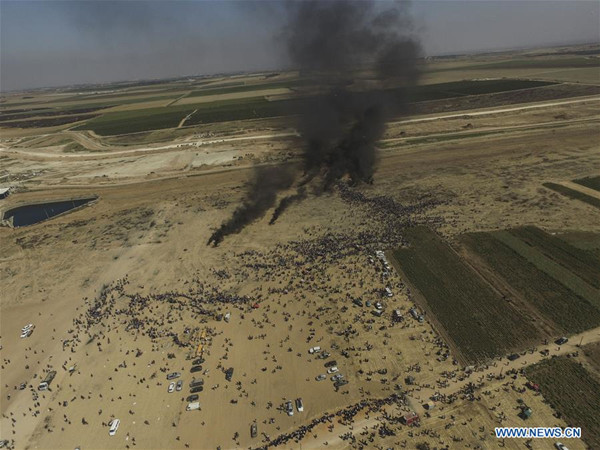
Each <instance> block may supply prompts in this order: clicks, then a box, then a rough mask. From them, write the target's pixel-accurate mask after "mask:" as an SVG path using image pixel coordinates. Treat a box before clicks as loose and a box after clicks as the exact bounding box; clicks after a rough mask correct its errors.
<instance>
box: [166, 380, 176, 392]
mask: <svg viewBox="0 0 600 450" xmlns="http://www.w3.org/2000/svg"><path fill="white" fill-rule="evenodd" d="M167 390H168V392H169V394H170V393H171V392H174V391H175V382H174V381H171V382H170V383H169V388H168V389H167Z"/></svg>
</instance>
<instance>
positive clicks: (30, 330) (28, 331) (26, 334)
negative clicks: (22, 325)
mask: <svg viewBox="0 0 600 450" xmlns="http://www.w3.org/2000/svg"><path fill="white" fill-rule="evenodd" d="M31 333H33V328H28V329H26V330H25V331H21V339H23V338H28V337H29V336H31Z"/></svg>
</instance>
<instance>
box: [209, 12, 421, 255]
mask: <svg viewBox="0 0 600 450" xmlns="http://www.w3.org/2000/svg"><path fill="white" fill-rule="evenodd" d="M287 14H288V20H287V24H286V27H285V31H284V32H283V36H284V38H285V42H286V44H287V45H286V47H287V53H288V55H289V58H290V60H291V63H292V65H293V67H294V68H296V69H298V70H299V71H300V74H301V76H305V77H309V78H311V79H314V80H315V86H314V87H313V88H314V89H315V90H316V91H317V92H318V94H314V93H313V94H312V95H310V96H307V97H306V98H305V99H304V100H305V101H303V102H302V106H301V107H300V110H299V111H298V109H297V106H296V107H294V109H293V110H290V111H288V112H289V114H290V115H293V116H294V117H297V120H298V122H297V123H296V127H297V129H298V131H299V132H300V135H301V136H302V139H303V148H302V159H303V170H304V175H303V176H302V178H301V179H300V180H297V181H296V184H297V188H296V189H297V192H296V194H293V195H288V196H286V197H284V198H283V199H281V200H280V202H279V204H278V206H277V208H276V209H275V211H274V213H273V216H272V218H271V221H270V224H273V223H274V222H275V221H276V220H277V218H278V217H279V216H280V215H281V213H282V212H283V211H284V210H285V209H286V208H287V207H289V205H290V204H292V203H294V202H297V201H301V200H303V199H304V198H305V197H306V185H308V184H309V183H310V184H311V185H312V187H313V192H314V193H316V194H319V193H322V192H324V191H328V190H330V189H331V187H332V186H333V185H334V184H335V183H336V182H337V181H339V180H341V179H343V178H345V177H348V178H349V181H350V183H351V184H358V183H371V182H372V181H373V175H374V172H375V167H376V163H377V152H376V147H375V143H376V142H377V141H378V140H379V139H380V138H381V136H382V134H383V132H384V130H385V123H386V121H387V120H388V119H389V118H390V117H391V116H394V115H397V114H399V113H401V112H402V111H403V110H404V108H405V106H406V104H407V101H406V89H405V88H406V87H409V86H411V85H414V84H415V83H416V80H417V77H418V68H417V59H418V57H419V54H420V47H419V45H418V43H417V41H415V40H414V39H413V38H412V37H411V31H412V30H411V20H410V16H409V14H408V12H407V10H406V3H393V4H392V7H391V8H389V9H386V10H381V8H380V4H376V3H374V2H369V1H299V2H291V3H290V4H288V8H287ZM279 170H281V171H282V173H285V174H286V175H282V176H279V177H277V171H279ZM269 176H273V177H276V178H277V180H279V181H276V180H274V181H273V182H271V183H265V182H264V181H262V182H261V183H257V182H256V181H257V180H256V179H255V181H254V182H252V183H250V184H249V188H248V191H247V193H246V198H245V201H244V204H242V205H241V206H240V207H238V209H236V211H235V212H234V215H233V217H232V218H231V219H230V220H229V221H227V222H225V223H224V224H223V225H222V226H221V227H220V228H219V229H218V230H217V231H216V232H215V233H214V234H213V235H212V236H211V238H210V240H209V243H211V242H212V243H214V244H215V245H217V244H219V243H220V242H221V241H222V240H223V238H224V236H226V235H228V234H231V233H237V232H239V231H240V230H241V229H242V228H243V227H244V226H245V225H247V224H249V223H251V222H252V221H254V220H256V219H258V218H260V217H262V216H263V215H264V214H265V213H266V211H267V210H268V209H269V208H271V207H272V206H273V205H274V204H275V202H276V198H277V194H278V192H280V191H281V190H284V189H288V188H290V187H291V186H292V185H293V184H294V182H295V180H294V179H293V174H291V173H290V172H289V171H286V170H284V169H272V170H271V175H269ZM282 178H283V179H285V182H281V180H282ZM259 184H262V186H259ZM264 189H267V190H269V191H268V192H265V191H264Z"/></svg>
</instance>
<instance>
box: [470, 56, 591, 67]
mask: <svg viewBox="0 0 600 450" xmlns="http://www.w3.org/2000/svg"><path fill="white" fill-rule="evenodd" d="M563 67H564V68H572V67H600V60H598V59H597V58H585V57H574V58H549V59H536V58H531V59H513V60H510V61H498V62H490V63H484V64H473V65H465V66H464V67H463V69H466V70H482V69H534V68H536V69H537V68H540V69H560V68H563Z"/></svg>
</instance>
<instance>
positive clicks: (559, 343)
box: [554, 337, 569, 345]
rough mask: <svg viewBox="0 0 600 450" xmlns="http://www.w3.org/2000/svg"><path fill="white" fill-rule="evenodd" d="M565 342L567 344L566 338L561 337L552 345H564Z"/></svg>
mask: <svg viewBox="0 0 600 450" xmlns="http://www.w3.org/2000/svg"><path fill="white" fill-rule="evenodd" d="M567 342H569V340H568V339H567V338H566V337H561V338H559V339H557V340H556V341H554V343H555V344H556V345H563V344H566V343H567Z"/></svg>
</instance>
